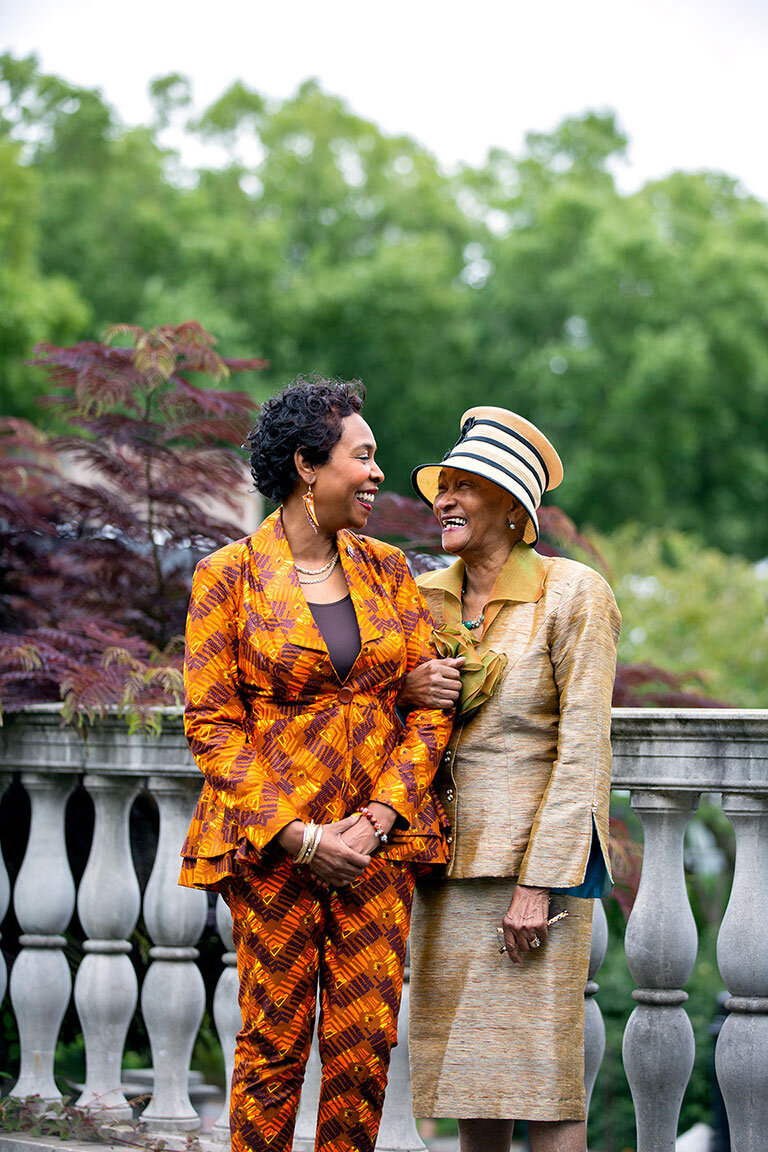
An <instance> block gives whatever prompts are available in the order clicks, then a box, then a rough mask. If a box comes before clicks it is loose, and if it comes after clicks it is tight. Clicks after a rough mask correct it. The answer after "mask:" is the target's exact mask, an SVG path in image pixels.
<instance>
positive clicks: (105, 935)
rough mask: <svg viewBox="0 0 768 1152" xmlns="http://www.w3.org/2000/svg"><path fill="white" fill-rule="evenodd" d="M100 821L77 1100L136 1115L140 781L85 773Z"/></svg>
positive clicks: (89, 880)
mask: <svg viewBox="0 0 768 1152" xmlns="http://www.w3.org/2000/svg"><path fill="white" fill-rule="evenodd" d="M85 785H86V788H87V789H88V792H89V794H90V795H91V797H92V799H93V804H94V809H95V823H94V830H93V842H92V844H91V852H90V855H89V857H88V864H87V866H86V869H85V872H84V873H83V879H82V882H81V884H80V889H79V892H78V898H77V909H78V914H79V917H80V923H81V924H82V926H83V928H84V930H85V933H86V935H87V937H88V939H87V940H86V942H85V945H84V950H85V957H84V959H83V961H82V963H81V964H80V967H79V969H78V972H77V979H76V980H75V1004H76V1006H77V1011H78V1015H79V1017H80V1023H81V1025H82V1029H83V1038H84V1040H85V1068H86V1072H85V1088H84V1090H83V1093H82V1095H81V1096H80V1099H79V1100H78V1102H77V1103H78V1106H79V1107H81V1108H94V1109H102V1108H108V1109H109V1112H110V1115H111V1116H113V1117H115V1118H120V1119H123V1118H126V1119H127V1118H128V1117H130V1116H131V1106H130V1104H129V1103H128V1101H127V1100H126V1099H125V1096H124V1095H123V1092H122V1089H121V1087H120V1071H121V1066H122V1059H123V1048H124V1046H125V1037H126V1035H127V1032H128V1025H129V1024H130V1022H131V1018H132V1016H133V1013H134V1010H135V1008H136V1000H137V997H138V985H137V982H136V973H135V972H134V969H133V964H132V963H131V961H130V958H129V955H128V953H130V951H131V945H130V944H129V943H128V939H127V938H128V937H129V936H130V934H131V932H132V931H133V929H134V927H135V925H136V921H137V919H138V915H139V908H140V906H141V894H140V892H139V882H138V880H137V878H136V872H135V870H134V867H133V860H132V858H131V846H130V837H129V817H130V811H131V805H132V803H133V800H134V797H135V796H136V793H137V792H138V789H139V781H138V780H136V779H135V778H134V779H131V778H130V777H120V776H112V775H102V774H101V773H96V774H94V775H87V776H86V779H85Z"/></svg>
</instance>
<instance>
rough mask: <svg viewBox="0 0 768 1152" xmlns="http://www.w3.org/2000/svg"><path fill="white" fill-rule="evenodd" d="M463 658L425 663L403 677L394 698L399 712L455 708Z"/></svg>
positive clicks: (450, 658) (449, 658)
mask: <svg viewBox="0 0 768 1152" xmlns="http://www.w3.org/2000/svg"><path fill="white" fill-rule="evenodd" d="M463 663H464V657H463V656H455V657H447V658H446V659H445V660H425V662H424V663H423V664H419V665H417V667H416V668H414V669H413V671H411V672H409V673H408V674H407V676H405V677H403V682H402V684H401V686H400V691H399V693H398V696H397V701H396V703H397V707H398V708H399V709H400V711H401V712H412V711H414V710H415V709H417V708H455V706H456V701H457V700H458V699H459V694H460V693H461V674H460V671H459V670H460V668H461V666H462V664H463Z"/></svg>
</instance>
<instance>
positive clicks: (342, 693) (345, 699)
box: [339, 688, 355, 704]
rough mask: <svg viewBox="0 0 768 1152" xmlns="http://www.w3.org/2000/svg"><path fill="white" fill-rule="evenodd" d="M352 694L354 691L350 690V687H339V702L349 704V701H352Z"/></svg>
mask: <svg viewBox="0 0 768 1152" xmlns="http://www.w3.org/2000/svg"><path fill="white" fill-rule="evenodd" d="M354 695H355V694H354V692H353V691H352V689H351V688H340V689H339V703H340V704H349V703H351V701H352V699H353V697H354Z"/></svg>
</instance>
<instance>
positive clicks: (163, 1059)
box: [141, 776, 208, 1132]
mask: <svg viewBox="0 0 768 1152" xmlns="http://www.w3.org/2000/svg"><path fill="white" fill-rule="evenodd" d="M149 789H150V791H151V793H152V795H153V796H154V797H155V799H156V801H157V806H158V809H159V813H160V836H159V840H158V844H157V855H156V857H155V863H154V867H153V869H152V875H151V876H150V878H149V883H148V884H147V889H146V892H145V894H144V923H145V924H146V926H147V930H148V932H149V935H150V937H151V939H152V942H153V945H154V946H153V947H152V948H150V951H149V956H150V959H151V961H152V963H151V964H150V967H149V970H148V972H147V975H146V977H145V979H144V986H143V988H142V990H141V1008H142V1012H143V1015H144V1023H145V1025H146V1028H147V1033H148V1035H149V1043H150V1047H151V1049H152V1065H153V1069H154V1090H153V1094H152V1099H151V1101H150V1103H149V1104H148V1106H147V1107H146V1108H145V1109H144V1112H143V1113H142V1116H141V1119H142V1121H143V1122H144V1123H145V1124H147V1125H148V1127H149V1128H150V1129H152V1130H154V1131H158V1132H188V1131H191V1130H193V1129H196V1128H198V1127H199V1126H200V1118H199V1116H198V1115H197V1113H196V1112H195V1110H194V1108H193V1107H192V1104H191V1103H190V1099H189V1064H190V1060H191V1057H192V1049H193V1047H194V1043H195V1037H196V1036H197V1032H198V1029H199V1027H200V1021H201V1020H202V1018H203V1009H204V1007H205V986H204V984H203V978H202V976H201V975H200V970H199V968H198V967H197V965H196V963H195V961H196V960H197V958H198V956H199V953H198V951H197V949H196V948H195V944H196V943H197V940H198V939H199V937H200V934H201V933H202V931H203V928H204V927H205V922H206V919H207V914H208V897H207V895H206V893H205V892H198V891H195V890H194V889H191V888H179V886H178V883H177V881H178V876H179V868H180V863H181V862H180V860H179V850H180V848H181V845H182V843H183V841H184V836H185V834H186V831H187V826H188V824H189V821H190V818H191V815H192V811H193V809H194V805H195V801H196V800H197V797H198V795H199V794H200V779H199V777H194V778H192V779H187V778H185V777H183V776H165V777H162V776H153V777H152V778H151V780H150V784H149Z"/></svg>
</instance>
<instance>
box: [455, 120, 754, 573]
mask: <svg viewBox="0 0 768 1152" xmlns="http://www.w3.org/2000/svg"><path fill="white" fill-rule="evenodd" d="M624 147H625V140H624V138H623V137H622V136H621V134H620V133H619V132H618V130H617V129H616V126H615V123H614V121H613V119H612V117H611V116H608V115H606V116H602V117H600V116H596V115H592V114H590V115H587V116H585V117H583V118H581V119H579V120H571V121H566V122H565V123H564V124H563V125H562V126H561V127H560V128H559V129H558V130H557V131H556V132H555V133H554V134H552V135H551V136H547V137H542V136H531V137H529V138H528V144H527V149H526V153H525V154H524V155H523V157H521V158H520V159H517V160H516V159H514V158H513V157H510V156H509V155H507V154H503V153H496V154H494V155H492V156H491V158H490V160H489V163H488V165H487V166H486V168H485V169H484V171H483V172H481V173H469V174H468V176H467V179H468V183H469V184H470V186H471V187H472V189H473V191H474V193H475V195H476V196H477V197H478V199H479V201H480V203H481V204H482V207H483V211H484V214H485V218H486V220H487V221H488V222H489V224H490V225H492V227H493V229H494V232H495V234H491V235H490V236H489V238H488V240H487V242H486V245H485V250H484V255H485V257H486V259H487V260H488V262H489V264H490V266H491V268H492V271H491V274H490V275H489V276H488V279H487V282H486V284H485V286H484V288H483V289H482V291H480V292H477V293H475V294H474V298H473V303H474V314H475V318H476V322H477V325H478V328H479V330H480V333H481V335H480V341H481V344H482V348H483V350H484V354H481V355H482V369H481V376H482V379H483V381H484V385H485V389H486V392H487V395H488V396H489V397H493V399H494V400H495V401H496V402H498V403H503V404H507V405H509V406H511V407H516V408H518V409H519V410H521V411H524V412H526V413H527V414H529V415H530V416H531V417H532V418H533V419H534V420H535V421H540V422H541V424H542V425H543V426H544V427H545V428H546V429H547V430H548V431H550V432H551V434H552V437H553V439H554V441H555V443H556V444H557V445H558V447H559V448H561V449H562V453H563V455H564V457H565V460H566V480H565V483H564V485H563V488H562V490H561V492H560V493H558V502H559V503H561V504H562V505H563V507H564V508H565V509H566V510H567V511H568V512H569V513H570V514H571V515H572V516H573V517H574V519H576V521H577V522H581V523H584V522H590V523H593V524H596V525H597V526H598V527H600V528H609V527H612V526H615V525H617V524H619V523H621V522H622V521H624V520H626V519H630V518H631V519H636V520H640V521H642V522H644V523H646V524H649V525H656V526H659V527H660V526H664V525H672V526H675V527H678V528H682V529H691V530H694V531H696V532H697V533H699V534H700V535H701V536H702V537H703V538H704V539H706V540H708V541H709V542H711V543H717V544H719V545H721V546H722V547H725V548H726V549H728V550H740V551H743V552H745V553H746V554H747V555H752V556H760V555H763V554H765V551H766V548H767V547H768V523H766V521H765V517H764V516H762V515H761V514H760V509H761V508H763V507H764V506H765V502H766V498H767V497H768V475H767V473H768V452H766V448H765V442H764V437H763V435H762V422H763V417H762V416H761V415H760V414H761V413H763V414H764V412H765V406H766V398H767V396H768V322H767V321H766V316H767V315H768V215H767V214H766V208H765V205H763V204H761V203H759V202H758V201H756V200H754V199H753V198H750V197H747V196H745V195H743V193H742V192H741V191H740V189H739V187H738V185H737V184H736V182H735V181H733V180H731V179H729V178H727V177H725V176H721V175H719V174H715V173H702V174H687V173H676V174H674V175H673V176H671V177H669V178H668V179H667V180H664V181H660V182H656V183H654V184H650V185H648V186H646V187H645V188H643V189H642V190H641V191H640V192H638V193H636V194H635V195H633V196H622V195H620V194H619V192H618V190H617V189H616V187H615V184H614V181H613V178H612V176H611V175H610V170H609V161H610V160H611V159H612V158H617V157H620V156H621V154H622V152H623V150H624Z"/></svg>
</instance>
